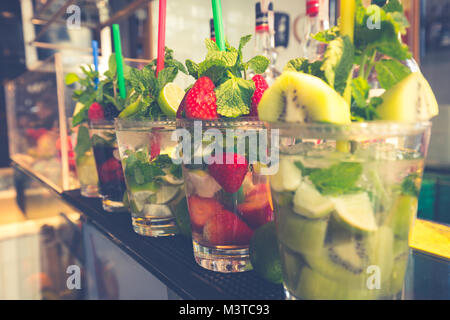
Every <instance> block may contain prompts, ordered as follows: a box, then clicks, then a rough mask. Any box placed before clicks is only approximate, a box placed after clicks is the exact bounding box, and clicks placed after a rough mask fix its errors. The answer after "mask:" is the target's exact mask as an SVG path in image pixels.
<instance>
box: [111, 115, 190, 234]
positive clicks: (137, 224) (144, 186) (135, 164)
mask: <svg viewBox="0 0 450 320" xmlns="http://www.w3.org/2000/svg"><path fill="white" fill-rule="evenodd" d="M175 124H176V123H175V121H171V120H167V121H136V120H129V119H116V134H117V141H118V145H119V151H120V157H121V159H122V166H123V169H124V171H123V172H124V176H125V181H126V185H127V192H128V201H129V204H130V211H131V218H132V224H133V229H134V231H135V232H136V233H138V234H140V235H144V236H151V237H160V236H171V235H175V234H176V233H177V225H176V221H175V216H174V212H175V210H176V207H177V205H178V203H179V202H180V201H181V200H184V196H185V195H184V190H183V188H184V181H183V178H182V172H181V164H175V163H174V162H173V161H172V158H173V157H174V155H175V154H174V152H175V147H176V145H177V141H176V140H175V141H172V140H171V137H172V133H173V132H174V130H175V128H176V127H175ZM184 201H185V200H184Z"/></svg>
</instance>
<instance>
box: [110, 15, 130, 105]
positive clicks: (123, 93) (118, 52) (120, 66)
mask: <svg viewBox="0 0 450 320" xmlns="http://www.w3.org/2000/svg"><path fill="white" fill-rule="evenodd" d="M112 29H113V38H114V51H115V53H116V64H117V80H118V83H119V93H120V97H121V98H122V99H125V98H126V96H127V89H126V88H125V77H124V76H123V56H122V45H121V44H120V28H119V25H118V24H113V26H112Z"/></svg>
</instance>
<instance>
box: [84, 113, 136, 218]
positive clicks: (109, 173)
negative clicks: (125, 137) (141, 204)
mask: <svg viewBox="0 0 450 320" xmlns="http://www.w3.org/2000/svg"><path fill="white" fill-rule="evenodd" d="M89 135H90V137H91V143H92V149H93V152H94V159H95V164H96V168H97V176H98V186H99V193H100V196H101V197H102V205H103V209H104V210H106V211H108V212H121V211H126V210H127V208H125V207H124V204H123V197H124V194H125V191H126V187H125V179H124V177H123V171H122V165H121V162H120V156H119V150H118V148H117V140H116V133H115V129H114V121H113V120H96V121H90V122H89Z"/></svg>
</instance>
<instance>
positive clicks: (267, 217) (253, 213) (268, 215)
mask: <svg viewBox="0 0 450 320" xmlns="http://www.w3.org/2000/svg"><path fill="white" fill-rule="evenodd" d="M258 201H261V202H258ZM238 210H239V212H240V213H241V215H242V219H243V220H245V222H247V223H248V225H249V226H251V227H252V228H258V227H260V226H262V225H263V224H265V223H267V222H270V221H272V220H273V210H272V207H271V206H270V202H269V200H268V199H267V195H266V194H264V195H263V196H255V197H252V198H251V199H248V201H246V202H244V203H241V204H239V205H238Z"/></svg>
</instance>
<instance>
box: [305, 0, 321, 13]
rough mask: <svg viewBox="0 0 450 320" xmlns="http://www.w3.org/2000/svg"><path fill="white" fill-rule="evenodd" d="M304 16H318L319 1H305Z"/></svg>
mask: <svg viewBox="0 0 450 320" xmlns="http://www.w3.org/2000/svg"><path fill="white" fill-rule="evenodd" d="M306 14H307V15H308V16H310V17H315V16H317V15H318V14H319V0H308V1H306Z"/></svg>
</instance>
